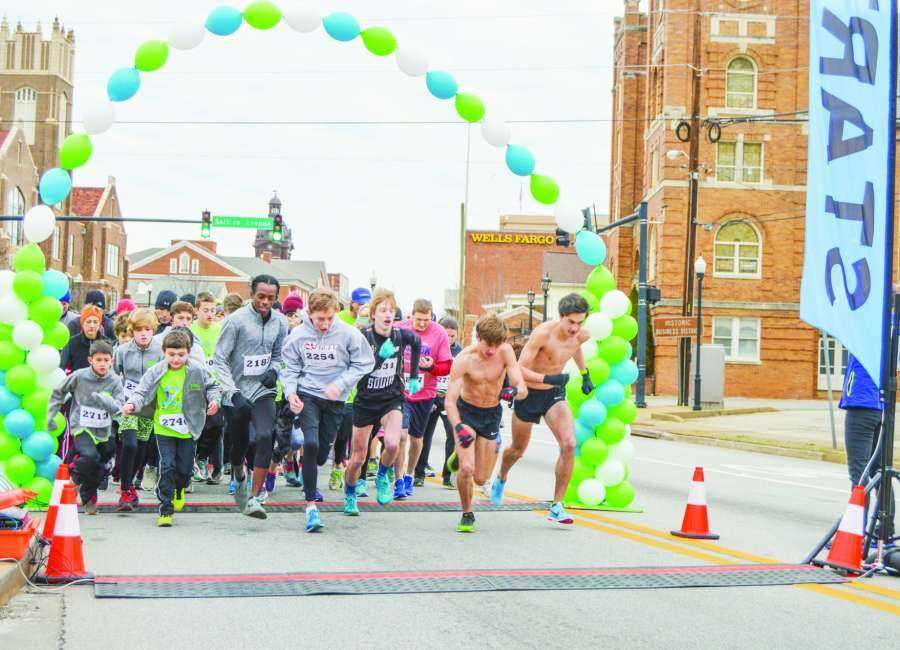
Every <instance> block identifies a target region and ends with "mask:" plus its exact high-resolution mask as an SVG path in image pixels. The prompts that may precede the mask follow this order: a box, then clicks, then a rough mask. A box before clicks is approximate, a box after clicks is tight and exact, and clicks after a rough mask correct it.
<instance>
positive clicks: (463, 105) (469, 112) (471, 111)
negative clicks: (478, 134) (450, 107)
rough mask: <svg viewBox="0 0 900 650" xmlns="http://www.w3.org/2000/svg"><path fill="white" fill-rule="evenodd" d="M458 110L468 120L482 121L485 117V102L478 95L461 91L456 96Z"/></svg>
mask: <svg viewBox="0 0 900 650" xmlns="http://www.w3.org/2000/svg"><path fill="white" fill-rule="evenodd" d="M456 112H457V113H459V116H460V117H461V118H463V119H464V120H465V121H466V122H480V121H481V119H482V118H483V117H484V102H483V101H481V97H479V96H478V95H473V94H472V93H459V94H458V95H457V96H456Z"/></svg>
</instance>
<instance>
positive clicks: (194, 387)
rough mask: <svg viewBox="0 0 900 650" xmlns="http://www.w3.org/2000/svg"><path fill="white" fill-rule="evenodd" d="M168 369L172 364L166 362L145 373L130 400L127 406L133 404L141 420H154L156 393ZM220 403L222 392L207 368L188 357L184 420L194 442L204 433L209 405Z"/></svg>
mask: <svg viewBox="0 0 900 650" xmlns="http://www.w3.org/2000/svg"><path fill="white" fill-rule="evenodd" d="M168 369H169V364H168V363H165V362H162V363H158V364H156V365H155V366H153V367H152V368H150V370H148V371H147V372H146V373H144V376H143V378H142V379H141V383H140V384H138V386H137V388H135V389H134V392H132V394H131V397H129V398H128V403H129V404H134V407H135V409H136V410H137V412H138V413H139V414H140V415H141V416H142V417H148V418H152V417H153V412H154V410H155V408H156V392H157V390H158V389H159V384H160V382H161V381H162V378H163V375H165V374H166V371H167V370H168ZM221 399H222V390H221V389H220V388H219V384H218V383H216V381H215V380H214V379H213V378H212V375H210V374H209V371H208V370H207V369H206V364H200V363H197V362H196V361H195V360H194V359H192V358H190V357H188V361H187V366H186V371H185V376H184V393H183V398H182V401H181V412H182V413H183V414H184V419H185V420H186V421H187V425H188V428H189V429H190V432H191V436H192V437H193V438H194V440H197V439H198V438H199V437H200V434H201V433H203V427H204V426H205V425H206V408H207V407H208V406H209V404H210V402H221Z"/></svg>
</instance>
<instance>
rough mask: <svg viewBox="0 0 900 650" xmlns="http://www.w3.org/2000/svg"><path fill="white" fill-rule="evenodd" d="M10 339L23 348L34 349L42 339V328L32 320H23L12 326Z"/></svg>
mask: <svg viewBox="0 0 900 650" xmlns="http://www.w3.org/2000/svg"><path fill="white" fill-rule="evenodd" d="M26 313H27V312H26ZM12 339H13V343H15V344H16V345H18V346H19V347H20V348H22V349H23V350H34V349H35V348H36V347H38V346H39V345H40V344H41V341H43V340H44V330H42V329H41V326H40V325H38V324H37V323H35V322H34V321H30V320H23V321H20V322H19V323H18V324H16V326H15V327H13V332H12Z"/></svg>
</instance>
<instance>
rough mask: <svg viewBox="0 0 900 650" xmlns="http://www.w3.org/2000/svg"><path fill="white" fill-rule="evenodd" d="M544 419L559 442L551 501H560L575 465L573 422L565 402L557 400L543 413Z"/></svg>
mask: <svg viewBox="0 0 900 650" xmlns="http://www.w3.org/2000/svg"><path fill="white" fill-rule="evenodd" d="M544 421H545V422H546V423H547V426H548V427H550V431H551V432H553V437H554V438H556V442H557V443H559V460H557V461H556V484H555V486H554V488H553V501H554V502H556V501H562V500H563V495H565V493H566V487H567V486H568V485H569V479H570V478H572V467H573V466H574V465H575V422H574V420H573V419H572V411H571V409H570V408H569V405H568V404H567V403H566V402H557V403H556V404H554V405H553V407H552V408H551V409H550V410H549V411H547V414H546V415H544Z"/></svg>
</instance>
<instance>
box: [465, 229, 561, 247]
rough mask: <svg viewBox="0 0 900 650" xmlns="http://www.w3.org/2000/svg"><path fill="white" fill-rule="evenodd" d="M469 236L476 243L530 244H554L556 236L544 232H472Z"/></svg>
mask: <svg viewBox="0 0 900 650" xmlns="http://www.w3.org/2000/svg"><path fill="white" fill-rule="evenodd" d="M469 237H470V238H471V239H472V241H473V242H474V243H476V244H530V245H532V246H553V245H554V244H556V236H555V235H553V234H544V233H526V232H470V233H469Z"/></svg>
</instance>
